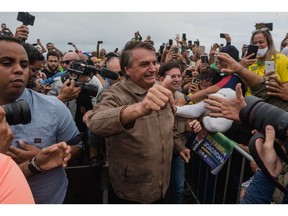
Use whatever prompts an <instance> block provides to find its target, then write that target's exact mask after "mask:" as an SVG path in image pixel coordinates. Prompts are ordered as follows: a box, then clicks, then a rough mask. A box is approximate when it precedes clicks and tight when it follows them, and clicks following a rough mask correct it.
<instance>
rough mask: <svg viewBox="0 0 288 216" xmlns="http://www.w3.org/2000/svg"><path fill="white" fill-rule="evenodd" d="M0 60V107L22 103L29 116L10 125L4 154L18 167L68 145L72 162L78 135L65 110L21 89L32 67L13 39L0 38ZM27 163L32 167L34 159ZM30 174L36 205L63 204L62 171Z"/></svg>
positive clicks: (64, 184)
mask: <svg viewBox="0 0 288 216" xmlns="http://www.w3.org/2000/svg"><path fill="white" fill-rule="evenodd" d="M0 59H1V61H0V73H1V75H2V79H1V82H0V92H1V93H0V104H1V105H5V104H9V103H12V102H14V101H19V100H20V99H24V100H25V101H27V102H28V103H29V107H30V110H31V116H32V118H31V122H30V123H29V124H17V125H10V128H11V130H12V132H13V134H14V139H13V141H12V143H11V146H10V148H9V151H8V152H7V154H8V155H9V156H11V157H12V158H13V159H14V160H15V161H17V163H18V164H21V163H23V162H25V161H30V160H31V159H33V158H34V157H35V156H36V155H37V154H38V153H39V152H41V149H42V148H45V147H49V146H51V145H53V144H54V143H58V142H60V141H66V142H67V143H68V144H69V145H71V156H72V158H73V157H77V155H78V154H79V152H80V149H81V146H82V142H81V140H79V139H78V138H77V137H78V135H79V131H78V129H77V127H76V125H75V123H74V121H73V119H72V117H71V114H70V112H69V110H68V109H67V108H66V107H65V106H64V105H63V103H61V102H59V100H57V99H55V98H53V97H47V96H45V95H43V94H39V93H37V92H35V91H33V90H31V89H26V88H25V87H26V84H27V82H28V79H29V70H30V69H31V70H32V69H33V65H31V68H29V58H28V56H27V53H26V51H25V49H24V48H23V46H22V44H21V42H20V41H19V40H17V39H15V38H13V37H4V36H2V37H0ZM16 110H17V111H16ZM19 112H20V113H19ZM12 113H13V114H17V113H18V115H19V116H22V117H26V116H27V115H28V114H27V113H26V112H24V110H22V109H20V108H19V107H18V108H14V110H13V111H12ZM72 141H73V142H72ZM31 162H32V163H34V165H35V159H33V161H31ZM38 162H39V163H40V161H38ZM32 165H33V164H32ZM40 167H41V166H40ZM20 168H21V167H20ZM34 168H35V167H34ZM38 168H39V167H38ZM25 169H26V171H27V168H25V167H23V168H22V171H23V172H24V173H25ZM30 171H31V172H34V174H35V175H34V176H32V177H30V178H29V179H28V183H29V185H30V187H31V190H32V193H33V196H34V200H35V202H36V203H54V204H56V203H63V201H64V198H65V195H66V192H67V185H68V179H67V177H66V173H65V170H64V169H63V167H58V168H56V169H53V170H49V171H45V172H43V173H40V171H41V169H38V171H39V172H37V170H36V171H35V169H33V168H32V169H31V170H30Z"/></svg>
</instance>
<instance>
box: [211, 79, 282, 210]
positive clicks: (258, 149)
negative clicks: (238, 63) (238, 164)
mask: <svg viewBox="0 0 288 216" xmlns="http://www.w3.org/2000/svg"><path fill="white" fill-rule="evenodd" d="M248 98H249V99H248ZM205 102H206V103H208V105H207V106H206V108H208V109H210V110H211V113H210V116H212V117H224V118H227V119H231V120H234V121H241V122H242V123H244V124H249V126H250V127H255V128H256V129H257V130H259V131H261V132H262V133H263V134H265V140H264V136H263V135H260V136H259V134H258V135H257V136H256V137H254V139H253V137H252V139H251V140H250V143H249V150H250V153H252V156H253V158H254V159H255V160H256V163H257V165H258V166H259V167H260V169H257V171H256V174H255V176H254V178H253V180H252V182H251V183H250V185H249V186H248V188H247V191H246V192H245V195H244V198H243V200H242V201H241V203H243V204H248V203H251V204H252V203H253V204H260V203H262V204H263V203H266V204H268V203H271V200H272V195H273V193H274V190H275V188H276V185H277V183H275V181H276V180H277V177H278V176H279V175H280V173H281V171H282V160H284V161H285V160H286V159H287V155H286V152H285V153H284V152H283V154H281V153H280V152H281V150H279V148H277V145H282V144H283V142H282V141H280V139H281V140H283V137H284V139H285V140H286V131H285V130H286V129H287V125H285V127H284V129H281V127H278V125H279V124H280V122H281V121H282V123H283V120H284V121H285V120H286V118H287V113H286V112H285V111H284V110H281V109H279V108H276V107H274V106H272V105H269V104H266V103H264V102H261V100H259V98H258V99H257V98H256V97H254V96H249V97H247V98H245V99H244V97H243V94H242V90H241V84H237V86H236V98H234V99H228V98H220V97H217V96H212V95H210V96H209V97H208V99H205ZM264 110H266V112H269V114H270V115H271V117H270V118H268V117H267V115H265V113H263V112H264ZM269 110H270V111H269ZM260 112H261V113H260ZM283 115H284V116H283ZM285 117H286V118H285ZM256 118H257V119H258V120H256ZM286 123H287V122H286ZM254 136H255V135H254ZM276 138H278V139H276ZM274 142H279V143H280V144H275V143H274ZM280 148H281V147H280ZM285 149H286V147H285ZM282 151H283V150H282ZM285 151H287V150H285ZM285 158H286V159H285ZM286 162H287V160H286ZM271 179H274V180H271ZM277 187H278V186H277ZM280 190H281V189H280ZM286 193H287V192H286ZM286 196H287V195H286ZM283 201H284V202H286V201H287V197H286V198H284V199H283Z"/></svg>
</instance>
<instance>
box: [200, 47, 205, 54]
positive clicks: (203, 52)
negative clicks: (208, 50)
mask: <svg viewBox="0 0 288 216" xmlns="http://www.w3.org/2000/svg"><path fill="white" fill-rule="evenodd" d="M200 49H201V55H204V54H205V46H200Z"/></svg>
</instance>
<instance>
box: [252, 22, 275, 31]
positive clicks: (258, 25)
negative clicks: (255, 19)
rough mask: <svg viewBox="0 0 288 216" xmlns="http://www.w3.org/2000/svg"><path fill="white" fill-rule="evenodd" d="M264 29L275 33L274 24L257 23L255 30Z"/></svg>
mask: <svg viewBox="0 0 288 216" xmlns="http://www.w3.org/2000/svg"><path fill="white" fill-rule="evenodd" d="M262 28H268V29H269V31H273V23H256V25H255V29H256V30H257V29H262Z"/></svg>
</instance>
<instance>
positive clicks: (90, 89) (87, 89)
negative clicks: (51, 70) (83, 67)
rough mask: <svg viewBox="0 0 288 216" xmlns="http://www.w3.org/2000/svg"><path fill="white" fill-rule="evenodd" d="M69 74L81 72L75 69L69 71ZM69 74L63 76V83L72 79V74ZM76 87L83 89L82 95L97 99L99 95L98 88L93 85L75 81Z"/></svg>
mask: <svg viewBox="0 0 288 216" xmlns="http://www.w3.org/2000/svg"><path fill="white" fill-rule="evenodd" d="M69 72H73V73H78V72H79V71H77V70H73V69H69ZM69 72H67V73H65V74H63V75H62V76H61V81H62V82H63V83H64V82H65V81H66V80H67V79H70V73H69ZM81 74H83V73H81ZM69 85H70V82H69V83H68V86H69ZM75 86H76V87H80V88H81V93H82V94H87V95H89V96H92V97H96V95H97V93H98V86H95V85H93V84H89V83H83V82H79V81H77V80H75Z"/></svg>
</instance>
